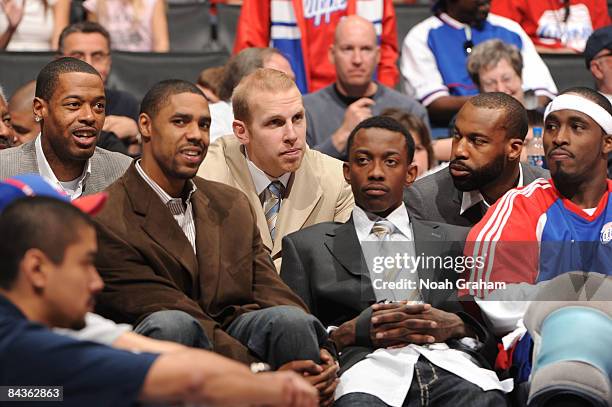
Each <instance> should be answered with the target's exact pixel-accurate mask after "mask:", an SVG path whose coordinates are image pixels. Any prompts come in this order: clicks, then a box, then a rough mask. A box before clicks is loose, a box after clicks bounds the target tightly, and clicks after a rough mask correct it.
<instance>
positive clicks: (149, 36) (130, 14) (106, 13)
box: [83, 0, 170, 52]
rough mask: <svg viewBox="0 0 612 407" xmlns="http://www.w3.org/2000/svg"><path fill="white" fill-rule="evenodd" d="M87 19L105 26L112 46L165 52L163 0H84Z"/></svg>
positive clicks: (166, 20) (122, 49)
mask: <svg viewBox="0 0 612 407" xmlns="http://www.w3.org/2000/svg"><path fill="white" fill-rule="evenodd" d="M83 7H85V10H87V19H88V20H90V21H97V22H99V23H100V24H102V25H103V26H104V28H106V29H107V30H108V32H109V33H110V36H111V44H113V49H116V50H120V51H134V52H168V51H169V50H170V40H169V35H168V19H167V17H166V3H165V1H164V0H85V2H84V3H83Z"/></svg>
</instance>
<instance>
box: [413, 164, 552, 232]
mask: <svg viewBox="0 0 612 407" xmlns="http://www.w3.org/2000/svg"><path fill="white" fill-rule="evenodd" d="M520 165H521V167H522V168H523V184H524V185H527V184H529V183H531V182H533V181H534V180H536V179H537V178H544V179H549V178H550V173H549V172H548V171H547V170H544V169H542V168H540V167H534V166H531V165H525V164H520ZM462 197H463V192H461V191H459V190H458V189H457V188H455V185H454V184H453V179H452V177H451V175H450V172H449V170H448V168H444V169H442V170H440V171H438V172H435V173H433V174H431V175H428V176H426V177H424V178H421V179H419V180H417V181H416V182H415V183H414V184H412V186H410V187H408V188H406V189H404V203H405V204H406V208H407V209H408V211H409V212H410V213H411V214H413V215H414V217H416V218H417V219H422V220H428V221H432V222H441V223H448V224H451V225H458V226H470V227H471V226H474V225H475V224H476V223H478V222H479V221H480V219H482V217H483V216H484V214H485V212H486V211H485V210H480V208H479V207H478V206H477V205H475V206H474V207H473V209H472V210H467V211H465V212H464V213H463V214H462V215H460V214H459V212H460V211H461V199H462Z"/></svg>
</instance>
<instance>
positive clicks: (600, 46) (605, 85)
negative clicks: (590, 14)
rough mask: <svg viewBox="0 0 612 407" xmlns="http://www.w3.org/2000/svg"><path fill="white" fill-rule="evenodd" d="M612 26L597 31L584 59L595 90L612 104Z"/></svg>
mask: <svg viewBox="0 0 612 407" xmlns="http://www.w3.org/2000/svg"><path fill="white" fill-rule="evenodd" d="M610 57H612V26H607V27H604V28H600V29H599V30H597V31H595V32H594V33H593V34H592V35H591V36H590V37H589V40H588V41H587V44H586V47H585V49H584V59H585V62H586V65H587V69H588V70H590V71H591V75H593V78H594V79H595V89H597V91H598V92H599V93H601V94H602V95H604V96H605V97H607V98H608V101H610V103H612V58H610ZM608 178H612V153H610V155H609V156H608Z"/></svg>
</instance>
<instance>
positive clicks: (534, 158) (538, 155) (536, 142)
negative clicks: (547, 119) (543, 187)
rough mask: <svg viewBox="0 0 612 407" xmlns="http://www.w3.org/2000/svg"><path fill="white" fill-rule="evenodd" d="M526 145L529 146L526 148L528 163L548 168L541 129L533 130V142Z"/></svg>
mask: <svg viewBox="0 0 612 407" xmlns="http://www.w3.org/2000/svg"><path fill="white" fill-rule="evenodd" d="M526 144H527V145H526V146H525V147H526V149H527V162H528V163H529V164H530V165H535V166H538V167H542V168H545V167H546V166H545V162H544V144H543V143H542V128H541V127H534V128H533V137H532V139H531V140H528V141H527V143H526Z"/></svg>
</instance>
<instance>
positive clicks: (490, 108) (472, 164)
mask: <svg viewBox="0 0 612 407" xmlns="http://www.w3.org/2000/svg"><path fill="white" fill-rule="evenodd" d="M527 128H528V125H527V112H526V111H525V109H524V108H523V106H522V105H521V104H520V103H519V102H518V101H517V100H516V99H514V98H513V97H512V96H509V95H506V94H504V93H500V92H493V93H483V94H480V95H478V96H475V97H473V98H471V99H470V100H469V101H468V102H466V103H465V104H464V105H463V107H462V108H461V110H460V111H459V113H458V114H457V120H456V121H455V127H454V129H453V149H452V154H451V157H452V158H451V162H450V165H449V167H448V168H445V169H442V170H440V171H438V172H436V173H434V174H431V175H429V176H427V177H424V178H422V179H420V180H418V181H416V182H415V183H414V184H413V185H412V186H411V187H409V188H406V189H405V191H404V202H405V204H406V207H407V208H408V210H409V211H410V213H411V214H414V216H415V217H416V218H418V219H423V220H430V221H434V222H443V223H449V224H451V225H459V226H474V225H475V224H476V223H478V221H480V219H482V217H483V216H484V214H485V213H486V211H487V209H488V208H489V207H490V206H491V205H493V204H494V203H495V201H497V200H498V199H499V198H501V196H502V195H504V194H505V193H506V192H507V191H508V190H510V189H512V188H515V187H521V186H524V185H527V184H529V183H531V182H532V181H533V180H535V179H537V178H545V179H548V178H550V174H549V172H548V171H546V170H543V169H542V168H540V167H534V166H531V165H526V164H520V163H519V161H520V157H521V151H522V148H523V142H524V140H525V136H526V134H527Z"/></svg>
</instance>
